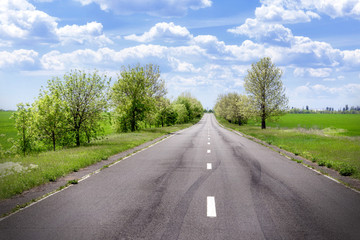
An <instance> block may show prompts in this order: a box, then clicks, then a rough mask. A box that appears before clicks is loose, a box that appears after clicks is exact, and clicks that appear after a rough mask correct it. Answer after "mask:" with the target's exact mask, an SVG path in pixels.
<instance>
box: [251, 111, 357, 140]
mask: <svg viewBox="0 0 360 240" xmlns="http://www.w3.org/2000/svg"><path fill="white" fill-rule="evenodd" d="M252 124H253V125H255V124H256V122H252ZM267 127H276V128H290V129H291V128H304V129H318V130H323V132H324V134H327V135H338V136H360V114H286V115H284V116H281V117H280V118H279V119H278V121H268V122H267Z"/></svg>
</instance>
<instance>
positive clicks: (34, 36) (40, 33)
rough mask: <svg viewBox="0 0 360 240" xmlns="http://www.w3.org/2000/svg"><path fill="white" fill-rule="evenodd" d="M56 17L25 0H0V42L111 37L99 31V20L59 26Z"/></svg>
mask: <svg viewBox="0 0 360 240" xmlns="http://www.w3.org/2000/svg"><path fill="white" fill-rule="evenodd" d="M57 21H58V19H57V18H55V17H52V16H50V15H48V14H47V13H45V12H42V11H39V10H36V8H35V7H34V6H33V5H32V4H30V3H29V2H28V1H26V0H3V1H1V2H0V36H1V41H0V46H1V45H4V46H13V45H20V46H23V45H26V46H33V45H35V44H51V45H54V44H57V43H60V44H61V45H67V44H73V43H77V44H87V43H90V44H97V45H100V46H104V45H107V44H111V43H112V41H111V40H110V39H109V38H107V37H106V36H105V35H104V34H103V32H102V28H103V26H102V24H101V23H97V22H91V23H87V24H86V25H82V26H81V25H80V26H79V25H72V26H69V25H66V26H64V27H61V28H58V23H57Z"/></svg>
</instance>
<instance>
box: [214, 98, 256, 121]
mask: <svg viewBox="0 0 360 240" xmlns="http://www.w3.org/2000/svg"><path fill="white" fill-rule="evenodd" d="M215 112H216V115H218V116H221V117H223V118H225V119H226V120H228V121H229V122H233V123H238V124H239V125H242V124H244V123H247V120H248V119H249V118H250V117H251V109H250V106H249V98H248V97H247V96H246V95H241V94H238V93H235V92H234V93H228V94H226V95H224V94H221V95H219V96H218V99H217V101H216V104H215Z"/></svg>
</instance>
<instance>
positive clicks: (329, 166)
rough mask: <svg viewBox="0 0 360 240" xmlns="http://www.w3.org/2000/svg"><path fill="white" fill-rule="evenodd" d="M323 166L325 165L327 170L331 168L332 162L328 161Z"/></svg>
mask: <svg viewBox="0 0 360 240" xmlns="http://www.w3.org/2000/svg"><path fill="white" fill-rule="evenodd" d="M325 165H326V167H327V168H332V167H333V162H331V161H328V162H326V163H325Z"/></svg>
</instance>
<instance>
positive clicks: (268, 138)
mask: <svg viewBox="0 0 360 240" xmlns="http://www.w3.org/2000/svg"><path fill="white" fill-rule="evenodd" d="M289 115H290V114H289ZM304 115H305V114H291V115H290V116H288V115H285V116H283V117H282V118H281V119H280V120H279V122H277V123H270V124H268V125H267V126H271V125H272V124H277V128H267V129H263V130H262V129H261V128H260V125H259V124H258V123H256V122H252V123H250V124H249V125H244V126H239V125H235V124H230V123H228V122H227V121H226V120H224V119H220V118H218V121H219V122H220V123H221V124H223V125H224V126H226V127H229V128H232V129H235V130H238V131H240V132H243V133H245V134H247V135H250V136H253V137H256V138H258V139H261V140H263V141H265V142H267V143H269V142H270V143H271V144H272V145H275V146H278V147H280V148H282V149H284V150H287V151H289V152H292V153H295V154H296V155H300V156H303V157H305V158H307V159H309V160H312V161H313V162H317V163H318V164H319V165H321V166H327V167H331V168H333V169H335V170H337V171H339V172H340V173H344V174H345V175H346V174H348V175H349V173H351V175H352V177H354V178H357V179H360V137H359V136H360V124H357V125H356V126H355V125H354V122H356V119H359V117H360V115H350V114H349V115H340V114H339V115H335V114H324V115H322V114H309V115H312V116H304ZM334 116H335V117H334ZM297 117H299V118H298V119H297ZM326 117H329V118H330V119H329V120H325V119H326ZM347 119H349V123H348V124H347V122H346V121H347ZM310 120H312V121H313V124H314V125H311V123H310V122H311V121H310ZM335 120H338V121H340V122H336V121H335ZM320 122H323V124H322V125H320V124H319V123H320ZM358 123H359V122H358ZM298 126H302V127H306V128H307V129H308V130H304V129H299V128H298ZM315 126H318V127H319V126H320V127H319V128H318V129H326V128H329V127H330V126H331V127H332V128H334V132H337V131H336V130H338V129H339V128H341V129H345V130H347V132H346V134H344V132H341V134H325V133H326V131H325V133H324V131H320V130H314V129H316V128H315ZM335 127H339V128H335ZM349 135H350V136H349Z"/></svg>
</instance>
